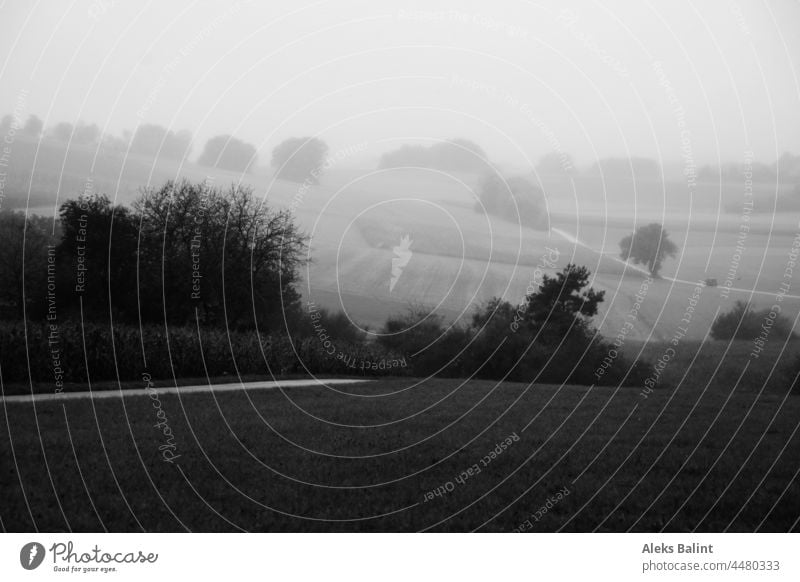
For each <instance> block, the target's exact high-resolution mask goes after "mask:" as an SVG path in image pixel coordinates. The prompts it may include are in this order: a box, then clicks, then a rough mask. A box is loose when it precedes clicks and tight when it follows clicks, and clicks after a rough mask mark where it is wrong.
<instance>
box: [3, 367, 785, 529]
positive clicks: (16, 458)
mask: <svg viewBox="0 0 800 582" xmlns="http://www.w3.org/2000/svg"><path fill="white" fill-rule="evenodd" d="M160 403H161V407H162V410H163V411H164V412H165V413H166V421H165V422H167V423H168V424H169V426H170V428H171V431H172V434H173V435H174V437H175V441H174V442H175V444H176V448H175V451H174V452H175V453H176V454H177V455H178V456H177V457H176V458H175V459H174V460H173V461H172V462H165V461H163V460H162V456H161V451H160V450H159V447H160V446H162V445H163V443H162V441H163V440H164V435H163V434H162V432H161V430H160V429H156V428H154V425H155V423H156V422H157V419H156V417H155V411H154V410H153V407H152V406H151V402H150V399H149V398H146V397H126V398H124V399H109V400H98V401H96V402H92V401H90V400H77V401H68V402H65V403H63V404H62V403H58V402H47V403H38V404H37V405H36V406H35V407H33V406H31V405H24V404H10V405H7V406H6V407H5V411H4V414H3V416H2V420H0V425H2V426H0V435H2V436H0V457H2V458H3V459H4V460H5V461H4V464H3V470H2V473H0V486H2V489H3V491H4V498H5V503H4V507H6V509H5V510H4V512H3V515H2V523H3V527H4V529H6V530H8V531H32V530H34V529H39V530H47V531H103V530H111V531H141V530H146V531H184V530H193V531H238V530H254V531H418V530H425V531H471V530H478V531H507V532H510V531H515V530H519V531H629V530H630V531H643V532H644V531H650V532H654V531H674V532H685V531H700V532H703V531H787V530H795V531H797V529H798V519H799V518H800V507H799V506H798V504H797V499H798V495H800V484H798V481H797V479H796V477H797V472H798V471H799V470H800V440H799V438H798V435H797V430H796V429H797V418H798V415H799V414H800V403H799V402H798V400H797V397H796V396H787V395H786V394H781V393H780V392H771V393H768V394H761V395H760V396H758V395H757V393H756V392H754V391H742V392H736V393H733V394H731V393H730V392H729V391H723V390H716V389H714V390H702V389H701V388H700V387H698V386H696V385H694V384H691V385H684V386H683V387H681V388H679V389H678V390H675V391H673V390H661V391H656V392H654V393H653V394H651V395H650V396H649V397H648V398H643V397H642V396H641V395H640V394H639V391H638V390H636V389H614V388H591V389H590V388H588V387H574V386H545V385H534V386H529V385H525V384H513V383H494V382H485V381H468V380H463V381H460V380H424V381H420V380H415V379H408V378H406V379H394V380H392V379H388V380H380V381H375V382H370V383H364V384H358V385H353V386H349V387H346V388H344V389H341V387H336V389H335V390H334V389H329V388H326V387H314V388H299V387H298V388H287V389H282V390H271V391H254V392H244V391H240V392H233V393H220V394H217V395H214V394H195V395H188V396H186V395H184V396H182V397H179V396H162V398H161V401H160ZM500 443H505V445H504V446H502V445H500ZM497 451H499V453H498V452H497ZM475 467H477V470H476V469H475ZM435 491H438V493H434V492H435ZM559 492H562V497H561V498H560V499H559V500H558V501H557V502H556V503H555V504H554V505H552V504H551V507H550V508H549V509H547V510H545V512H544V513H542V511H541V509H542V507H543V506H545V504H546V503H547V500H548V498H554V497H556V496H557V495H558V493H559ZM565 493H566V494H565ZM537 512H539V513H538V514H537Z"/></svg>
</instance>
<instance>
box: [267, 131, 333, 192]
mask: <svg viewBox="0 0 800 582" xmlns="http://www.w3.org/2000/svg"><path fill="white" fill-rule="evenodd" d="M327 153H328V145H327V144H326V143H325V142H324V141H322V140H321V139H318V138H316V137H292V138H289V139H287V140H284V141H283V142H281V143H280V144H278V145H277V146H276V147H275V149H273V150H272V167H273V168H275V169H276V176H277V177H278V178H282V179H284V180H291V181H292V182H299V183H303V182H306V181H308V182H309V183H310V184H318V183H319V178H320V175H321V174H322V171H323V167H322V166H323V163H324V161H325V155H326V154H327Z"/></svg>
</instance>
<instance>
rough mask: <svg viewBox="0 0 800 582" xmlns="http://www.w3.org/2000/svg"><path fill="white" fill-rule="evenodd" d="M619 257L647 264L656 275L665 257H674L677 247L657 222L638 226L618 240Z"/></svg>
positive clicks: (654, 275)
mask: <svg viewBox="0 0 800 582" xmlns="http://www.w3.org/2000/svg"><path fill="white" fill-rule="evenodd" d="M619 249H620V257H622V258H623V259H625V260H626V261H627V260H633V262H634V263H637V264H642V265H647V268H648V269H649V271H650V273H651V274H652V275H653V277H658V273H659V271H661V265H662V263H663V261H664V259H665V258H667V257H674V256H675V255H676V254H677V253H678V247H677V246H676V245H675V243H673V242H672V241H671V240H669V235H668V234H667V231H666V230H664V227H662V226H661V225H660V224H658V223H657V222H653V223H650V224H648V225H647V226H640V227H639V228H637V229H636V231H635V232H634V233H633V234H629V235H628V236H626V237H625V238H623V239H622V240H621V241H619Z"/></svg>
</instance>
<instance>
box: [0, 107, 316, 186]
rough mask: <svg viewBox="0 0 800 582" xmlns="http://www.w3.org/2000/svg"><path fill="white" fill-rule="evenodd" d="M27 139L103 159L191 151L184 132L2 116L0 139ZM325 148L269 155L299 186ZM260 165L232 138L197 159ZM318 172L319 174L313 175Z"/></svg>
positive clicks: (299, 143) (302, 140)
mask: <svg viewBox="0 0 800 582" xmlns="http://www.w3.org/2000/svg"><path fill="white" fill-rule="evenodd" d="M12 129H13V130H14V132H15V135H16V136H17V137H21V138H28V139H45V140H48V141H55V142H60V143H64V144H67V143H68V144H70V145H71V146H87V147H97V148H98V149H99V151H100V152H101V153H102V154H105V155H123V154H126V153H132V154H138V155H144V156H151V157H158V158H161V159H166V160H176V161H181V160H184V159H186V158H187V157H189V155H190V154H191V152H192V134H191V132H189V131H188V130H181V131H172V130H170V129H168V128H166V127H163V126H161V125H156V124H143V125H140V126H138V127H137V128H136V130H135V131H133V132H131V131H125V132H123V134H122V136H114V135H111V134H104V133H103V132H102V130H101V129H100V127H99V126H98V125H97V124H94V123H92V124H87V123H83V122H79V123H76V124H72V123H68V122H60V123H57V124H55V125H53V126H51V127H48V128H47V129H45V127H44V123H43V122H42V120H41V119H40V118H39V117H37V116H35V115H31V116H29V117H28V118H27V120H26V121H25V122H24V123H22V122H20V120H15V119H14V117H13V116H11V115H6V116H4V117H3V118H2V120H0V134H3V135H6V134H8V133H9V132H10V131H11V130H12ZM327 152H328V146H327V144H326V143H325V142H323V141H322V140H320V139H318V138H314V137H296V138H289V139H286V140H284V141H283V142H281V143H280V144H279V145H278V146H276V147H275V148H274V149H273V151H272V160H271V165H272V166H273V167H274V168H275V169H276V171H277V174H278V176H279V177H281V178H284V179H288V180H293V181H296V182H303V181H305V180H307V179H308V180H311V181H312V182H317V181H318V177H319V175H320V174H321V169H322V166H323V164H324V162H325V156H326V155H327ZM257 160H258V153H257V149H256V147H255V146H254V145H253V144H251V143H248V142H245V141H243V140H241V139H238V138H236V137H235V136H232V135H228V134H224V135H217V136H214V137H212V138H210V139H209V140H208V141H207V142H206V143H205V146H204V148H203V151H202V152H201V153H200V155H199V156H198V158H197V163H198V164H200V165H202V166H206V167H211V168H219V169H223V170H230V171H234V172H243V173H244V172H249V171H250V169H251V168H252V166H253V165H255V164H256V162H257ZM315 170H318V171H315Z"/></svg>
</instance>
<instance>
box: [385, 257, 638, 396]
mask: <svg viewBox="0 0 800 582" xmlns="http://www.w3.org/2000/svg"><path fill="white" fill-rule="evenodd" d="M588 284H589V271H588V270H587V269H586V268H585V267H578V266H576V265H572V264H570V265H567V267H565V268H564V270H562V271H561V272H560V273H558V274H557V275H556V276H555V277H550V276H544V277H543V279H542V284H541V286H540V287H539V289H538V290H536V291H534V292H533V293H531V294H530V295H528V296H527V297H526V299H525V302H524V303H523V304H522V305H519V306H514V305H512V304H511V303H509V302H507V301H503V300H502V299H500V298H493V299H491V300H490V301H488V302H487V303H486V304H485V305H483V306H481V307H480V308H478V309H477V310H476V312H475V313H474V314H473V316H472V321H471V322H470V323H469V324H468V325H466V326H463V327H459V326H456V325H453V326H450V327H445V325H444V323H443V321H442V319H441V317H438V316H437V315H435V314H432V313H429V312H428V311H426V310H425V309H423V308H421V307H414V308H412V309H410V310H409V311H408V313H406V314H405V315H402V316H396V317H392V318H390V319H389V320H387V322H386V325H385V326H384V329H383V330H382V333H383V335H381V336H380V338H379V340H378V341H379V342H380V343H381V344H382V345H384V346H386V347H387V348H390V349H392V350H395V351H398V352H401V353H403V354H405V355H406V356H407V358H408V361H409V365H410V366H411V369H412V373H413V374H414V375H418V376H429V375H437V376H444V377H472V376H475V377H478V378H486V379H493V380H510V381H527V382H530V381H534V380H536V381H537V382H540V383H541V382H548V383H552V382H569V383H576V384H595V383H597V384H613V383H624V384H626V385H636V384H640V383H641V382H642V381H643V380H644V378H645V377H646V375H647V373H648V372H649V369H648V367H647V365H646V364H644V363H639V362H634V363H630V362H628V361H627V360H625V359H624V358H622V357H616V358H614V359H613V362H612V363H611V364H610V365H609V366H606V367H605V369H604V373H603V374H602V375H599V376H595V371H596V370H597V369H598V368H599V367H600V366H601V364H602V362H603V359H604V358H606V357H607V355H608V353H609V352H610V350H611V349H612V346H611V345H610V344H608V343H607V342H605V341H603V340H602V339H601V338H599V337H598V336H597V333H596V331H595V330H594V329H593V328H592V327H591V318H592V317H593V316H594V315H596V314H597V306H598V304H599V303H600V302H601V301H602V300H603V295H604V292H602V291H599V292H598V291H595V290H594V289H592V288H588V289H587V287H588Z"/></svg>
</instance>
